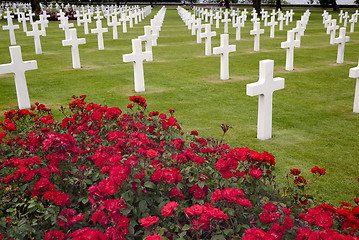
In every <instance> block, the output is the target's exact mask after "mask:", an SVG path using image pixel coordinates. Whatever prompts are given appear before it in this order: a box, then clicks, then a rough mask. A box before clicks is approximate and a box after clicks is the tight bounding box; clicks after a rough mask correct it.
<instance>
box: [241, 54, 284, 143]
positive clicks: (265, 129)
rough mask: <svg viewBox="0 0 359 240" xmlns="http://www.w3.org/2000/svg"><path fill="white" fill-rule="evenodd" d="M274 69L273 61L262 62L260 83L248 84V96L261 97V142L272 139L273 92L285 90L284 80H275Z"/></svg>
mask: <svg viewBox="0 0 359 240" xmlns="http://www.w3.org/2000/svg"><path fill="white" fill-rule="evenodd" d="M273 69H274V61H273V60H270V59H267V60H262V61H260V62H259V81H258V82H255V83H250V84H247V95H249V96H257V95H259V101H258V124H257V138H258V139H260V140H267V139H270V138H271V137H272V102H273V92H274V91H276V90H280V89H283V88H284V78H279V77H277V78H273Z"/></svg>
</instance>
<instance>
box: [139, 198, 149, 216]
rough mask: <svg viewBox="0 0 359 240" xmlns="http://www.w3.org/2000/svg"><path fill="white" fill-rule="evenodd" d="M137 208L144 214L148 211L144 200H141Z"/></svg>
mask: <svg viewBox="0 0 359 240" xmlns="http://www.w3.org/2000/svg"><path fill="white" fill-rule="evenodd" d="M138 207H139V209H140V211H141V212H142V213H145V212H147V211H148V207H147V202H146V200H141V201H140V203H139V204H138Z"/></svg>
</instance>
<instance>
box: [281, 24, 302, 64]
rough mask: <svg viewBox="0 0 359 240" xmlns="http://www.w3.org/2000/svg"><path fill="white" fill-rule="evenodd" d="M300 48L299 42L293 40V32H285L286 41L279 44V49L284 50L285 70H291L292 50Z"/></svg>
mask: <svg viewBox="0 0 359 240" xmlns="http://www.w3.org/2000/svg"><path fill="white" fill-rule="evenodd" d="M295 47H300V41H299V40H294V31H293V30H290V31H288V32H287V41H286V42H282V43H281V48H286V49H287V53H286V61H285V70H287V71H292V70H293V58H294V48H295Z"/></svg>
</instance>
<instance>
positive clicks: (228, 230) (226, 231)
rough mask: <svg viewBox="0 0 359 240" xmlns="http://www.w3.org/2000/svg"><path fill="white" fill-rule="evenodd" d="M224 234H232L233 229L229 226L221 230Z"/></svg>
mask: <svg viewBox="0 0 359 240" xmlns="http://www.w3.org/2000/svg"><path fill="white" fill-rule="evenodd" d="M223 233H224V234H226V236H229V235H232V234H233V229H231V228H229V229H226V230H224V231H223Z"/></svg>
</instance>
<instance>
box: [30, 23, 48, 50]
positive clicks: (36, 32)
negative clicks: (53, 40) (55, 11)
mask: <svg viewBox="0 0 359 240" xmlns="http://www.w3.org/2000/svg"><path fill="white" fill-rule="evenodd" d="M31 25H32V31H28V32H26V36H33V37H34V43H35V53H36V54H42V50H41V42H40V36H46V32H45V30H41V31H40V30H39V22H34V23H32V24H31Z"/></svg>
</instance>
